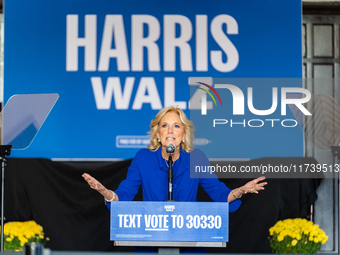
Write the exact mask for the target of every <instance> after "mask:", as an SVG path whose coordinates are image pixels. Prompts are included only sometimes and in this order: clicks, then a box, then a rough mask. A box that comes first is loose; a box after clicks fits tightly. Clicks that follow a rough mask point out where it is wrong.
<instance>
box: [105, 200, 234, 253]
mask: <svg viewBox="0 0 340 255" xmlns="http://www.w3.org/2000/svg"><path fill="white" fill-rule="evenodd" d="M110 224H111V226H110V240H111V241H115V245H116V246H152V247H226V242H228V237H229V235H228V232H229V204H228V203H217V202H112V203H111V220H110Z"/></svg>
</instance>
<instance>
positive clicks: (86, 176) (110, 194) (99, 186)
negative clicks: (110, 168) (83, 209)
mask: <svg viewBox="0 0 340 255" xmlns="http://www.w3.org/2000/svg"><path fill="white" fill-rule="evenodd" d="M82 176H83V178H84V179H85V181H87V183H88V184H89V185H90V187H91V188H92V189H94V190H96V191H98V192H99V193H100V194H101V195H102V196H104V198H105V199H106V200H111V199H112V198H113V192H112V191H111V190H108V189H107V188H105V186H104V185H103V184H101V183H100V182H99V181H98V180H97V179H95V178H93V177H92V176H91V175H89V174H87V173H84V174H83V175H82ZM115 200H117V196H116V199H115Z"/></svg>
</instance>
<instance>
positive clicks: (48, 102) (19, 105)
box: [0, 94, 59, 253]
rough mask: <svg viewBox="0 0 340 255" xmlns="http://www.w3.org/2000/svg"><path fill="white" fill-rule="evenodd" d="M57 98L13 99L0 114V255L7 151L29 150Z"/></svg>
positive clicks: (56, 96)
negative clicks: (0, 124)
mask: <svg viewBox="0 0 340 255" xmlns="http://www.w3.org/2000/svg"><path fill="white" fill-rule="evenodd" d="M58 98H59V95H58V94H26V95H14V96H12V97H11V98H10V99H9V100H8V101H7V103H6V105H5V107H4V108H3V110H2V112H1V113H0V123H2V128H1V131H2V132H1V145H0V160H1V166H2V167H1V170H2V173H1V176H2V178H1V191H2V192H1V252H2V253H3V252H4V219H5V216H4V211H5V210H4V200H5V165H6V156H9V155H10V154H11V150H24V149H26V148H28V147H29V146H30V144H31V143H32V141H33V139H34V137H35V136H36V135H37V133H38V131H39V130H40V128H41V126H42V124H43V123H44V121H45V120H46V118H47V116H48V115H49V113H50V112H51V110H52V108H53V106H54V105H55V103H56V101H57V100H58Z"/></svg>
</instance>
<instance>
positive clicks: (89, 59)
mask: <svg viewBox="0 0 340 255" xmlns="http://www.w3.org/2000/svg"><path fill="white" fill-rule="evenodd" d="M78 23H79V18H78V15H67V16H66V71H78V61H79V60H78V48H79V47H84V55H85V58H84V60H85V66H84V69H85V71H96V65H97V59H96V58H97V16H96V15H85V35H84V37H83V38H79V31H78V30H79V25H78Z"/></svg>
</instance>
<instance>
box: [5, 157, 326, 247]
mask: <svg viewBox="0 0 340 255" xmlns="http://www.w3.org/2000/svg"><path fill="white" fill-rule="evenodd" d="M266 160H268V159H263V161H266ZM281 160H285V161H287V160H288V161H289V159H281ZM294 160H296V158H295V159H294ZM304 160H306V159H304V158H301V159H300V161H301V162H303V161H304ZM261 162H262V161H261V160H257V161H256V164H258V163H261ZM130 163H131V160H126V161H120V162H113V163H112V162H110V163H102V162H100V163H99V162H76V163H74V162H64V163H61V162H55V161H50V160H47V159H19V158H9V159H8V160H7V164H6V171H5V220H6V222H7V221H26V220H35V221H36V222H37V223H38V224H40V225H42V226H43V228H44V232H45V236H47V237H49V238H50V241H49V242H48V243H47V244H46V247H48V248H50V249H52V250H68V251H71V250H74V251H76V250H77V251H118V250H119V251H133V250H134V247H114V246H113V243H112V242H110V233H109V232H110V223H109V220H110V215H109V214H110V212H109V210H108V209H107V207H106V205H105V203H104V199H103V197H102V196H101V195H100V194H98V193H97V192H96V191H94V190H92V189H91V188H90V187H89V186H88V184H87V183H86V182H85V181H84V180H83V178H82V176H81V175H82V174H83V173H84V172H87V173H89V174H91V175H92V176H94V177H95V178H97V179H98V180H99V181H101V182H102V183H103V184H104V185H105V186H106V187H108V188H110V189H112V190H114V189H116V188H117V187H118V185H119V183H120V182H121V181H122V180H124V179H125V177H126V173H127V169H128V167H129V166H130ZM229 163H231V164H235V162H229ZM247 164H252V161H250V162H248V163H247ZM221 181H223V182H225V183H226V185H227V186H228V187H229V188H236V187H239V186H241V185H243V184H244V183H246V182H247V181H248V180H246V179H221ZM267 181H268V185H267V186H266V189H265V191H262V192H260V194H259V195H256V194H248V195H246V196H244V197H242V199H241V200H242V205H241V207H240V208H239V209H238V210H237V211H236V212H234V213H231V214H230V231H229V243H228V244H227V246H228V247H226V248H207V252H221V253H222V252H223V253H226V252H230V253H267V252H268V253H270V252H271V249H270V247H269V240H268V235H269V232H268V229H269V228H270V227H271V226H273V225H274V224H275V223H276V222H277V221H278V220H281V219H286V218H295V217H305V216H306V215H307V214H308V212H309V208H310V205H311V204H312V203H314V201H315V200H316V198H317V196H316V189H317V187H318V186H319V185H320V181H321V179H268V180H267ZM135 200H137V201H139V200H142V194H141V189H140V190H139V192H138V194H137V195H136V197H135ZM197 200H198V201H211V200H210V198H209V197H208V196H207V194H206V193H205V192H204V190H203V189H201V188H200V189H199V192H198V197H197Z"/></svg>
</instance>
